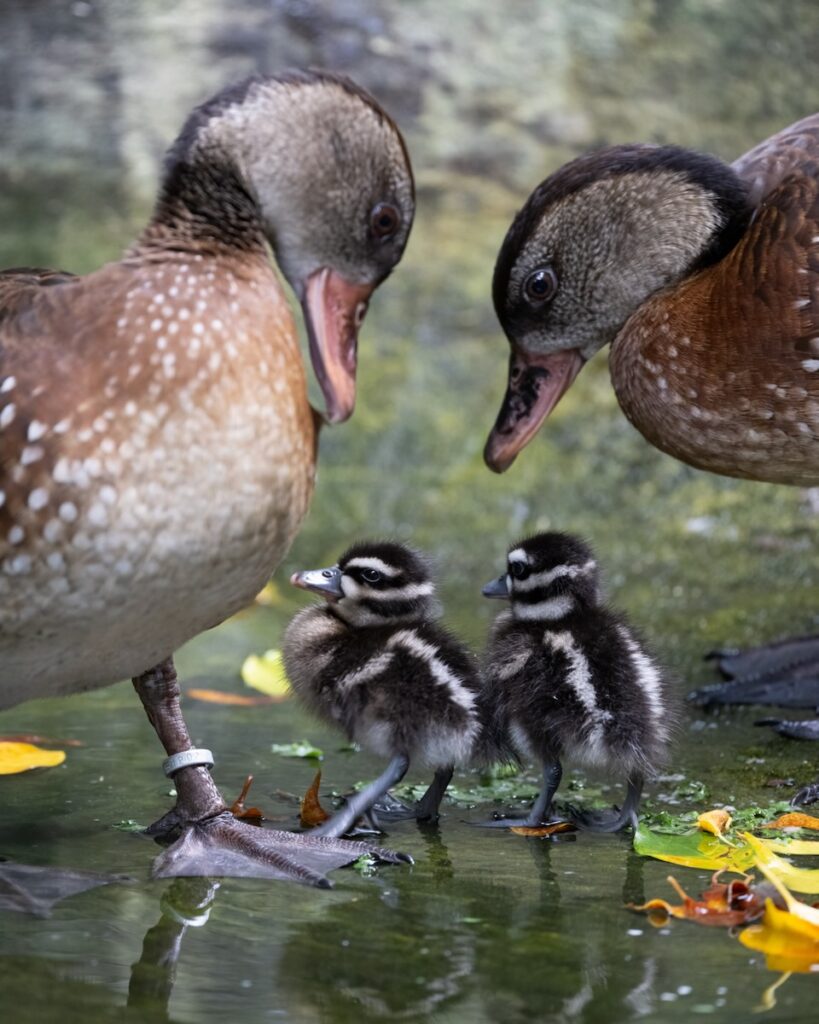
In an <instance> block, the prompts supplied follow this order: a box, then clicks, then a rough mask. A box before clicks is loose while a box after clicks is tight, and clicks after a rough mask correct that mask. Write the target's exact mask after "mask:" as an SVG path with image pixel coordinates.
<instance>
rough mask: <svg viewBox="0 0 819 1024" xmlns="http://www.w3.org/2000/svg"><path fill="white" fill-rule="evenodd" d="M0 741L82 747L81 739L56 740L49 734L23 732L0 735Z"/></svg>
mask: <svg viewBox="0 0 819 1024" xmlns="http://www.w3.org/2000/svg"><path fill="white" fill-rule="evenodd" d="M0 743H37V744H39V745H40V746H43V747H84V746H85V744H84V743H83V742H82V740H57V739H53V738H52V737H50V736H37V735H36V734H35V733H23V734H21V735H20V736H0Z"/></svg>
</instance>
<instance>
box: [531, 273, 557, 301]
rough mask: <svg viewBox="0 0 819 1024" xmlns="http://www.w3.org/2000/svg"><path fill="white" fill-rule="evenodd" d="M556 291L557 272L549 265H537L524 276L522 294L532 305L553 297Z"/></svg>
mask: <svg viewBox="0 0 819 1024" xmlns="http://www.w3.org/2000/svg"><path fill="white" fill-rule="evenodd" d="M556 291H557V274H556V273H555V272H554V270H552V268H551V267H538V268H537V270H533V271H532V273H531V274H530V275H529V276H528V277H527V278H526V280H525V282H524V284H523V294H524V296H525V297H526V299H527V301H528V302H530V303H531V304H532V305H540V304H541V303H544V302H548V301H549V299H551V298H553V296H554V294H555V292H556Z"/></svg>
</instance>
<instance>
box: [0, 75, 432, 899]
mask: <svg viewBox="0 0 819 1024" xmlns="http://www.w3.org/2000/svg"><path fill="white" fill-rule="evenodd" d="M413 212H414V194H413V182H412V173H411V170H410V166H409V161H408V158H407V153H406V149H405V147H404V143H403V141H402V139H401V135H400V133H399V132H398V129H397V128H396V126H395V125H394V124H393V122H392V121H391V120H390V118H389V117H388V116H387V115H386V114H385V112H384V111H383V110H382V109H381V107H380V106H379V105H378V103H377V102H376V101H375V100H374V99H373V98H372V97H371V96H369V95H368V94H367V93H365V92H364V91H363V90H361V89H360V88H359V87H358V86H356V85H355V84H354V83H353V82H351V81H350V80H349V79H347V78H343V77H340V76H336V75H333V74H329V73H326V72H321V71H309V72H294V73H289V74H285V75H281V76H278V77H270V78H261V77H260V78H253V79H250V80H248V81H246V82H244V83H241V84H240V85H237V86H233V87H231V88H229V89H226V90H224V91H222V92H220V93H219V94H218V95H216V96H214V97H213V98H212V99H211V100H209V101H208V102H207V103H205V104H203V105H202V106H201V107H198V108H197V109H196V110H195V111H194V112H193V113H192V114H191V115H190V117H189V118H188V120H187V122H186V124H185V126H184V127H183V129H182V131H181V133H180V135H179V137H178V139H177V140H176V142H175V143H174V145H173V146H172V147H171V149H170V151H169V153H168V157H167V160H166V164H165V169H164V174H163V177H162V182H161V186H160V190H159V196H158V200H157V204H156V208H155V210H154V214H153V216H152V218H151V220H150V222H149V224H148V225H147V226H146V228H145V230H144V231H143V232H142V234H141V235H140V237H139V238H138V239H137V241H136V242H135V243H134V245H133V246H132V247H131V249H130V250H129V252H128V253H127V255H126V256H125V257H123V259H121V260H118V261H116V262H114V263H111V264H108V265H107V266H105V267H103V268H101V269H100V270H97V271H95V272H94V273H92V274H88V275H87V276H84V277H77V278H70V277H68V276H66V277H64V278H63V277H60V276H59V275H58V276H56V277H55V276H53V275H50V274H49V273H48V272H43V271H34V272H31V271H27V270H24V271H14V272H10V273H9V274H7V275H5V276H4V277H3V278H0V301H2V307H1V308H0V707H9V706H12V705H14V704H16V703H18V702H20V701H24V700H28V699H30V698H32V697H49V696H59V695H63V694H70V693H75V692H78V691H81V690H85V689H89V688H93V687H97V686H105V685H108V684H109V683H113V682H116V681H117V680H119V679H122V678H126V677H133V678H134V684H135V686H136V689H137V692H138V693H139V696H140V698H141V699H142V701H143V704H144V705H145V708H146V710H147V712H148V715H149V718H150V719H151V722H152V724H153V725H154V728H155V729H156V731H157V733H158V735H159V737H160V739H161V741H162V743H163V744H164V746H165V749H166V751H167V753H168V755H169V758H168V760H167V761H166V764H165V771H166V773H167V774H168V775H172V776H173V779H174V784H175V786H176V789H177V791H178V793H179V798H178V802H177V806H176V808H175V809H174V810H173V811H172V812H171V813H170V814H169V815H167V816H166V817H165V818H164V819H162V821H160V822H158V823H157V824H156V826H155V831H156V832H160V833H166V832H169V831H171V830H174V829H178V828H181V829H182V830H183V833H184V834H183V836H182V838H181V839H180V841H179V843H177V844H176V846H175V847H172V848H171V850H169V851H168V852H167V853H166V854H164V855H163V857H162V858H161V861H160V863H159V864H158V867H157V871H158V872H160V873H165V874H167V873H176V874H197V873H206V874H220V873H238V874H254V873H258V874H268V875H276V876H281V875H284V876H290V877H295V878H298V879H302V880H305V881H312V882H315V883H318V884H322V883H324V882H325V881H326V879H325V878H324V871H326V870H328V869H329V868H331V867H335V866H338V865H339V864H341V863H345V862H346V861H349V860H351V859H353V858H355V857H356V856H358V855H359V853H360V852H361V850H360V846H357V845H356V844H353V845H349V844H343V843H332V842H330V841H329V840H326V841H321V840H318V839H313V838H312V837H305V836H294V835H291V834H289V833H280V832H270V831H265V830H263V829H254V828H251V827H249V826H247V825H244V824H242V823H239V822H236V821H234V820H233V819H232V818H231V817H230V816H229V815H228V814H227V812H226V809H225V803H224V801H223V799H222V797H221V795H220V793H219V792H218V790H217V789H216V787H215V785H214V783H213V781H212V780H211V777H210V774H209V771H208V769H207V766H208V765H209V764H210V762H211V761H212V755H211V754H210V752H209V751H206V750H197V749H194V748H193V744H192V743H191V740H190V737H189V735H188V732H187V729H186V727H185V723H184V721H183V718H182V714H181V710H180V707H179V687H178V684H177V681H176V674H175V671H174V667H173V661H172V655H173V652H174V651H175V650H176V649H177V648H178V647H180V646H181V645H182V644H183V643H185V642H186V641H187V640H189V639H191V637H193V636H195V635H196V634H197V633H199V632H201V631H202V630H204V629H207V628H209V627H211V626H213V625H215V624H216V623H218V622H221V621H222V620H223V619H225V618H227V617H228V616H229V615H232V614H233V613H234V612H236V611H237V610H238V609H240V608H242V607H243V606H245V605H247V604H248V603H249V602H250V601H251V600H252V599H253V597H254V595H255V594H256V593H257V592H258V591H259V590H260V588H261V587H262V585H263V584H264V583H265V581H266V580H267V579H268V577H269V576H270V574H271V573H272V571H273V570H274V569H275V567H276V565H277V564H278V562H279V561H280V560H281V558H282V557H283V556H284V554H285V552H286V551H287V549H288V548H289V546H290V543H291V542H292V540H293V538H294V536H295V534H296V533H297V531H298V529H299V527H300V525H301V522H302V520H303V518H304V516H305V514H306V512H307V508H308V505H309V501H310V497H311V494H312V490H313V481H314V474H315V455H316V425H315V422H314V416H313V411H312V409H311V408H310V405H309V403H308V401H307V393H306V382H305V374H304V368H303V365H302V360H301V356H300V353H299V342H298V332H297V330H296V325H295V322H294V320H293V317H292V314H291V312H290V309H289V306H288V303H287V300H286V298H285V294H284V291H283V289H282V286H281V284H280V281H279V279H278V277H277V274H276V271H275V269H274V267H273V264H272V263H271V259H270V255H271V248H272V251H273V253H274V254H275V257H276V261H277V262H278V265H279V268H280V270H281V272H282V273H283V274H284V276H285V277H286V279H287V280H288V281H289V283H290V284H291V285H292V287H293V289H294V291H295V293H296V295H297V296H298V298H299V299H300V301H301V302H302V305H303V308H304V314H305V319H306V321H307V326H308V333H309V335H310V349H311V355H312V359H313V364H314V367H315V371H316V375H317V377H318V379H319V383H320V384H321V387H322V390H323V392H324V395H325V399H326V403H327V419H329V420H330V421H335V422H337V421H340V420H343V419H345V418H346V417H347V416H349V414H350V413H351V412H352V408H353V401H354V395H355V365H356V336H357V332H358V328H359V326H360V324H361V320H362V318H363V315H364V312H365V310H366V306H367V301H368V299H369V297H370V295H371V294H372V292H373V291H374V289H375V288H376V287H377V285H378V284H379V283H380V282H381V281H382V280H383V279H384V278H385V277H386V276H387V275H388V274H389V273H390V271H391V270H392V269H393V267H394V266H395V265H396V264H397V263H398V261H399V259H400V258H401V255H402V253H403V249H404V245H405V243H406V240H407V235H408V233H409V230H410V226H411V223H412V218H413Z"/></svg>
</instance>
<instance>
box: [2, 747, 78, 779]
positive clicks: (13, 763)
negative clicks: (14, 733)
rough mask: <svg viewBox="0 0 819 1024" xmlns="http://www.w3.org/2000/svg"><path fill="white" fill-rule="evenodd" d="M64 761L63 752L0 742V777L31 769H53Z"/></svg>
mask: <svg viewBox="0 0 819 1024" xmlns="http://www.w3.org/2000/svg"><path fill="white" fill-rule="evenodd" d="M64 760H65V751H64V750H43V748H42V747H37V746H35V745H34V744H33V743H17V742H11V741H8V740H3V741H0V775H16V774H17V773H18V772H27V771H29V770H30V769H31V768H53V767H55V765H58V764H62V763H63V761H64Z"/></svg>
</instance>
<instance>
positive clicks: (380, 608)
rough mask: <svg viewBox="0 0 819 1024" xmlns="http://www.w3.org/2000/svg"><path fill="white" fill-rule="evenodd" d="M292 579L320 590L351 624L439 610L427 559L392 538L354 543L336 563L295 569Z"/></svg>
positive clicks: (403, 619) (426, 615) (414, 617)
mask: <svg viewBox="0 0 819 1024" xmlns="http://www.w3.org/2000/svg"><path fill="white" fill-rule="evenodd" d="M290 582H291V583H292V584H293V585H294V586H296V587H301V588H302V589H304V590H312V591H314V592H315V593H317V594H321V595H322V596H323V597H324V598H326V600H327V601H329V602H330V604H331V607H332V611H333V613H334V614H335V615H337V616H338V617H339V618H341V619H343V620H344V622H346V623H347V624H348V625H350V626H354V627H359V626H361V627H372V626H390V625H393V624H398V623H408V622H420V621H423V620H426V619H430V618H434V617H435V616H436V615H437V614H438V612H439V606H438V601H437V598H436V596H435V585H434V583H433V582H432V579H431V576H430V570H429V567H428V565H427V564H426V561H425V560H424V558H423V557H422V556H421V555H420V554H419V553H418V552H416V551H413V550H412V549H411V548H408V547H406V546H405V545H404V544H398V543H395V542H394V541H363V542H361V543H358V544H354V545H353V546H352V547H351V548H348V550H347V551H345V553H344V554H343V555H342V556H341V558H340V559H339V560H338V562H337V564H336V565H333V566H330V567H329V568H327V569H312V570H307V571H305V572H298V573H294V574H293V575H292V576H291V577H290Z"/></svg>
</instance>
